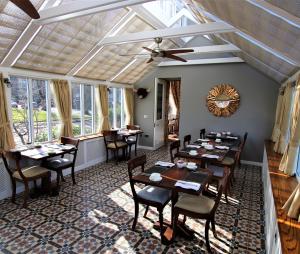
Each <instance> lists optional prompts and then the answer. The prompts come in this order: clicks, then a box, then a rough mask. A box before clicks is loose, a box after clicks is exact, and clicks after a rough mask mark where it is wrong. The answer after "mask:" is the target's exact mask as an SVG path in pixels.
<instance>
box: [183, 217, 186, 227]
mask: <svg viewBox="0 0 300 254" xmlns="http://www.w3.org/2000/svg"><path fill="white" fill-rule="evenodd" d="M185 222H186V216H185V215H183V220H182V224H183V225H184V224H185Z"/></svg>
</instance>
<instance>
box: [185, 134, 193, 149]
mask: <svg viewBox="0 0 300 254" xmlns="http://www.w3.org/2000/svg"><path fill="white" fill-rule="evenodd" d="M191 140H192V136H191V135H185V136H184V137H183V147H184V148H186V146H187V145H189V144H190V143H191Z"/></svg>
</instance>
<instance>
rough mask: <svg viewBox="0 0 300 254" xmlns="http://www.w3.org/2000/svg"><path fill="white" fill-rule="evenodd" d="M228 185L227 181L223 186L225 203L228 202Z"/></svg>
mask: <svg viewBox="0 0 300 254" xmlns="http://www.w3.org/2000/svg"><path fill="white" fill-rule="evenodd" d="M228 185H229V183H227V184H226V186H225V200H226V203H229V201H228V197H227V195H228Z"/></svg>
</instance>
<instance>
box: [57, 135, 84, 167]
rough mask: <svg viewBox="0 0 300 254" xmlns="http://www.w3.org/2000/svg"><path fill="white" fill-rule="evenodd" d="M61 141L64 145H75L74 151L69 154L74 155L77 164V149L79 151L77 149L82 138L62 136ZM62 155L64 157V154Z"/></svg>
mask: <svg viewBox="0 0 300 254" xmlns="http://www.w3.org/2000/svg"><path fill="white" fill-rule="evenodd" d="M60 142H61V143H62V144H64V145H73V146H75V147H76V150H75V151H72V152H70V153H69V154H72V155H73V164H75V162H76V157H77V151H78V150H77V149H78V146H79V142H80V139H79V138H70V137H61V138H60ZM62 157H64V155H62Z"/></svg>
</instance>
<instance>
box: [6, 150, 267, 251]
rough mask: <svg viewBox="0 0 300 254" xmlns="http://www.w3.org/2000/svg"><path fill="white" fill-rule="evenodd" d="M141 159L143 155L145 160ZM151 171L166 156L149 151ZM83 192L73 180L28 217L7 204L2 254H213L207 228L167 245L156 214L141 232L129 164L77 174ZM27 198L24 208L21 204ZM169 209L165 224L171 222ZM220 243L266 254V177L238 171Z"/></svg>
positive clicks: (192, 223)
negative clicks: (208, 250) (206, 239)
mask: <svg viewBox="0 0 300 254" xmlns="http://www.w3.org/2000/svg"><path fill="white" fill-rule="evenodd" d="M141 152H142V151H139V153H141ZM144 152H145V153H146V154H147V159H148V166H151V165H153V164H154V162H155V161H157V160H168V159H169V158H168V157H169V156H168V153H167V150H166V149H165V148H162V149H160V150H158V151H151V152H150V151H144ZM76 179H77V185H76V186H72V184H71V179H70V177H66V182H65V183H63V186H62V190H61V192H60V195H59V196H57V197H49V196H42V197H40V198H37V199H31V200H30V202H29V205H28V209H21V208H20V206H18V205H15V204H12V203H11V202H10V201H9V200H8V199H6V200H2V201H0V252H1V253H206V248H205V242H204V223H205V221H198V220H192V219H188V220H187V224H188V225H189V227H190V228H192V229H193V230H195V231H196V232H197V234H195V237H194V238H193V239H190V240H186V239H183V238H176V242H174V243H173V244H172V245H170V246H165V245H161V243H160V238H159V232H158V231H156V230H154V229H153V223H154V222H155V221H156V220H157V219H158V214H157V212H156V211H155V210H154V209H153V210H149V213H148V217H149V219H145V218H143V217H142V214H143V210H142V209H140V217H139V220H138V225H137V228H136V232H133V231H132V230H131V229H130V228H131V224H132V221H133V217H134V203H133V200H132V198H131V190H130V186H129V184H128V180H127V179H128V175H127V167H126V163H125V162H124V163H121V164H119V165H118V166H115V165H114V164H113V163H102V164H99V165H96V166H93V167H90V168H88V169H87V170H83V171H80V172H78V173H77V174H76ZM21 201H22V196H19V197H18V199H17V202H19V203H21ZM169 214H170V207H167V208H166V209H165V211H164V217H165V218H167V219H170V216H169ZM216 226H217V227H216V229H217V234H218V239H215V238H214V237H213V235H212V233H211V232H210V241H211V247H212V249H213V251H214V252H215V253H265V250H264V248H265V247H264V242H265V241H264V208H263V190H262V182H261V171H260V168H259V167H255V166H248V165H243V166H242V168H241V169H238V170H236V182H235V183H234V188H233V190H232V193H231V194H230V204H226V203H224V201H223V200H222V203H221V205H220V206H219V208H218V210H217V215H216Z"/></svg>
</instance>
